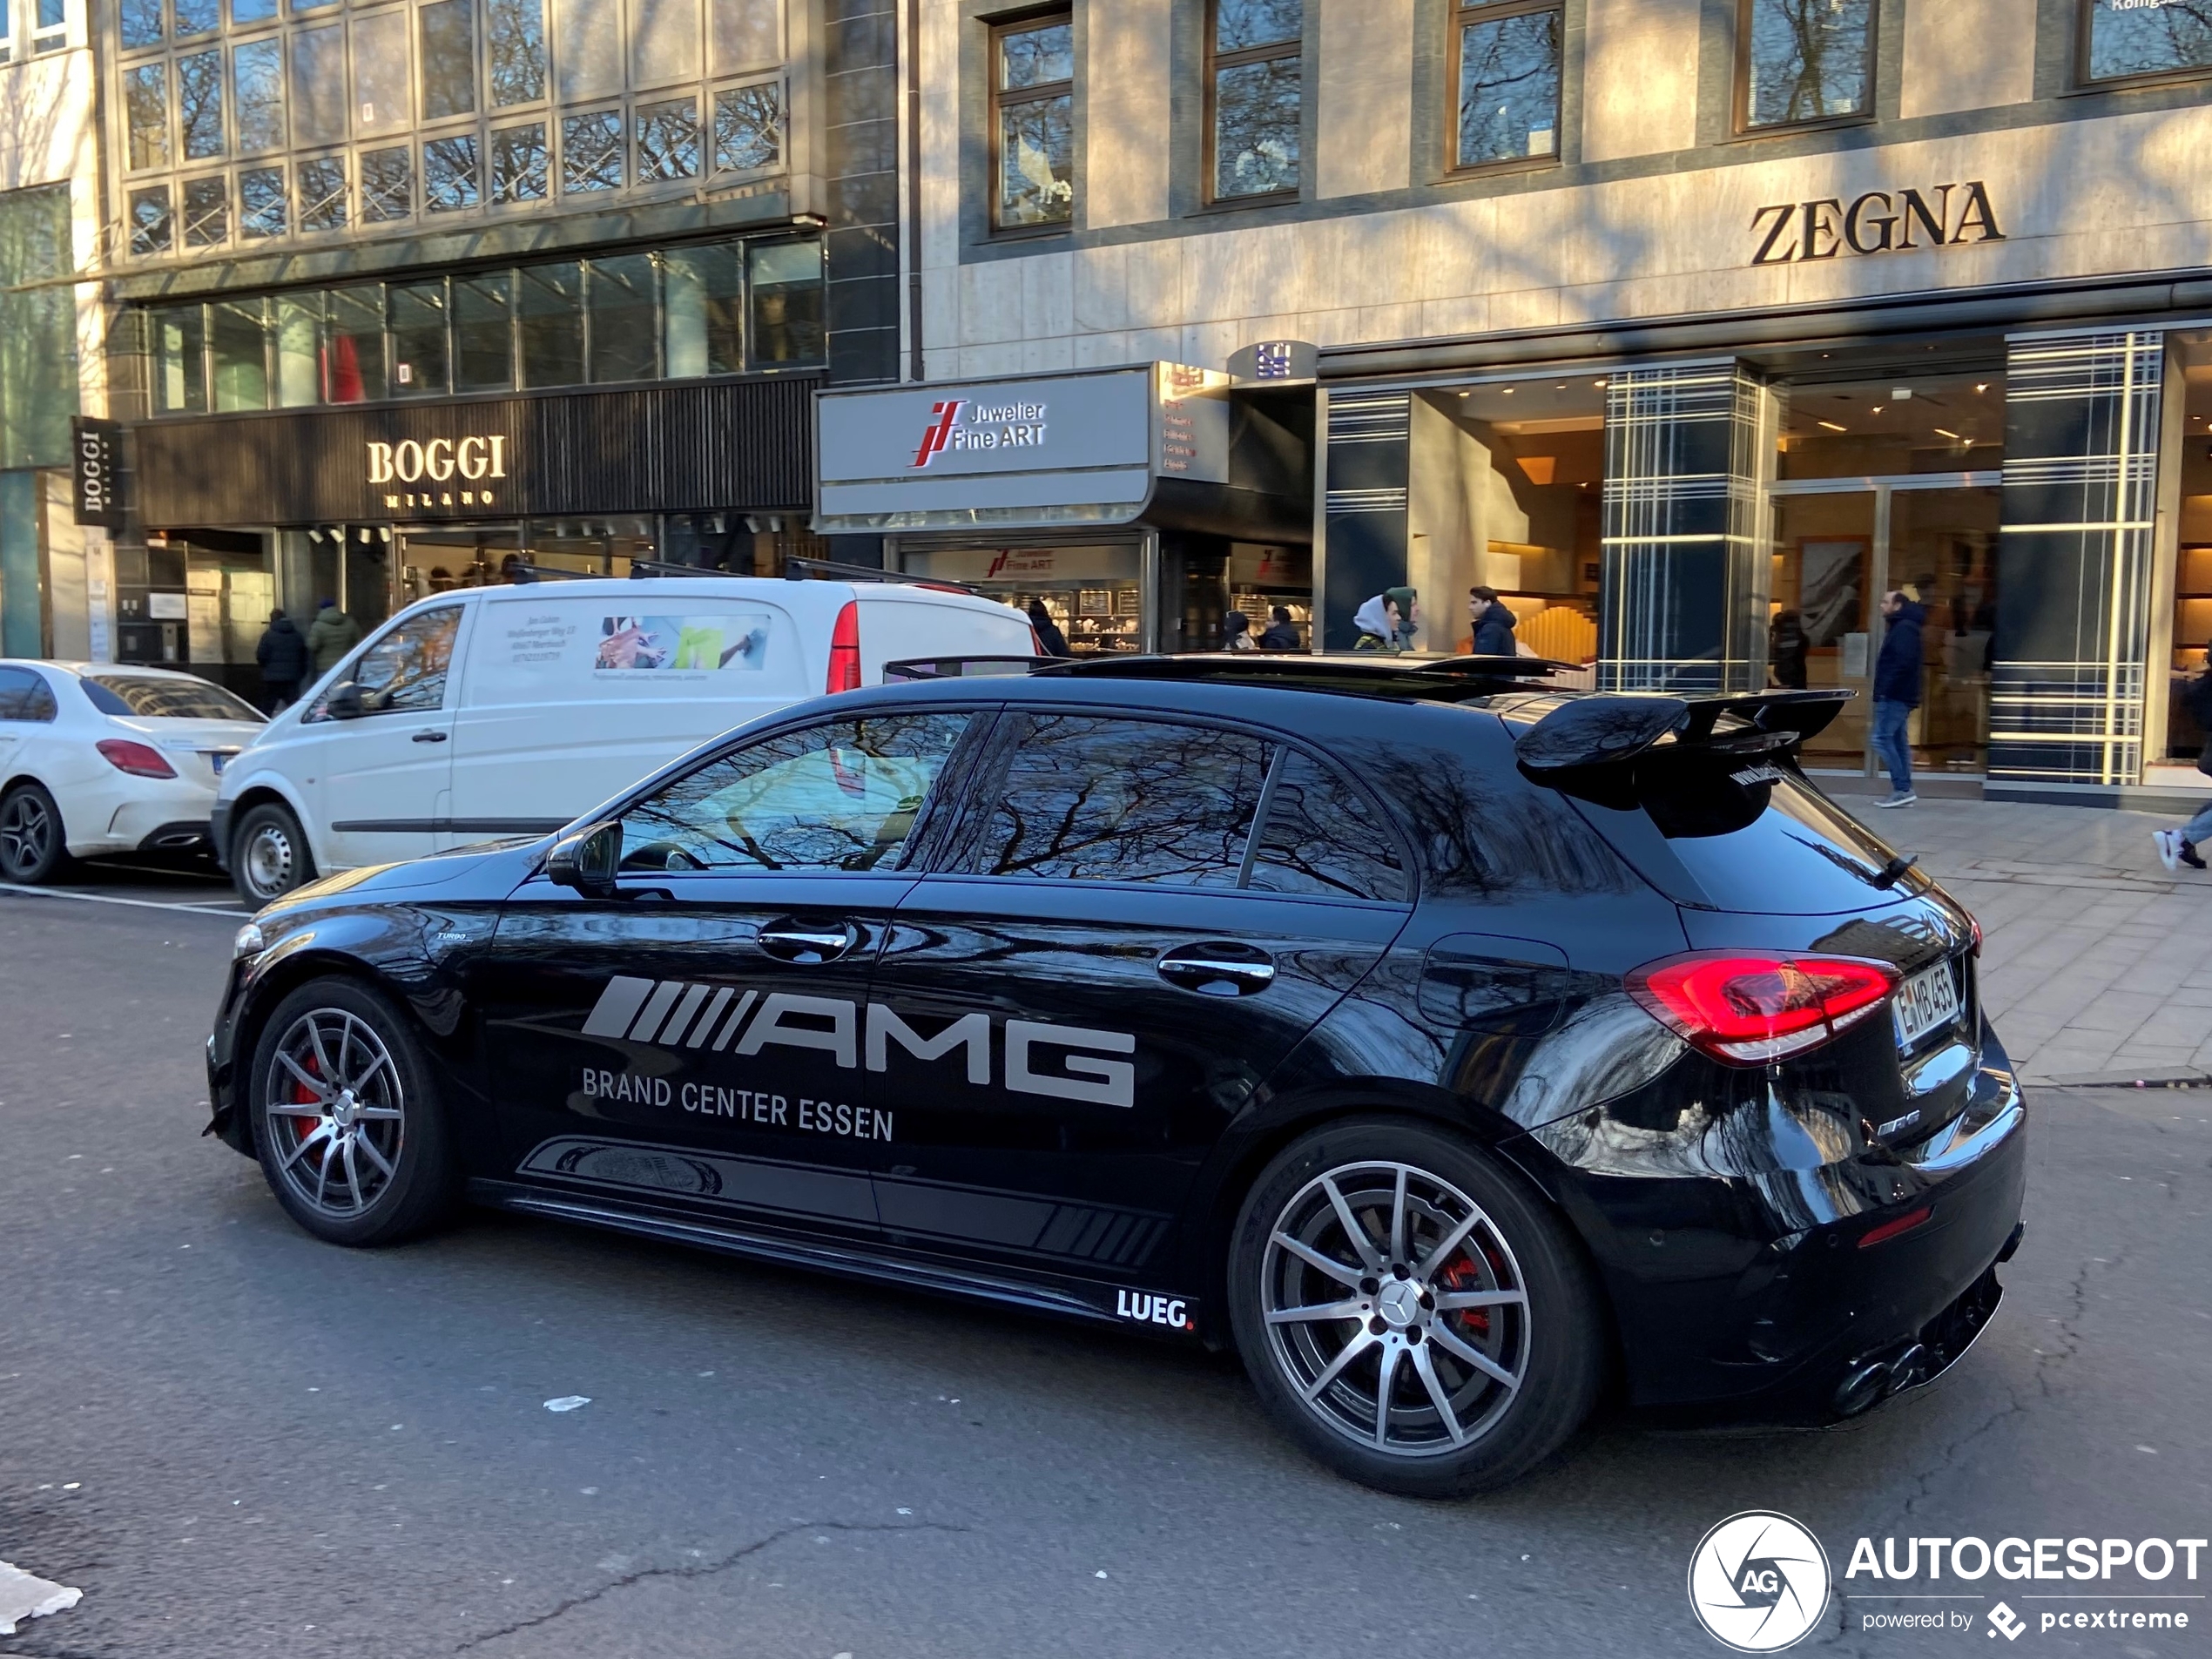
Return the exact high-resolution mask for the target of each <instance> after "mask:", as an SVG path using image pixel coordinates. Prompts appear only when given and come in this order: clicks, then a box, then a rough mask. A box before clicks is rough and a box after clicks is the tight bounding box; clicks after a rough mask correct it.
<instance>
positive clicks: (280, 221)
mask: <svg viewBox="0 0 2212 1659" xmlns="http://www.w3.org/2000/svg"><path fill="white" fill-rule="evenodd" d="M286 206H287V204H286V202H285V197H284V169H283V168H281V167H248V168H247V169H246V171H245V172H241V173H240V174H239V176H238V227H239V232H240V233H242V234H244V235H246V236H250V237H264V236H281V235H283V234H284V226H285V208H286Z"/></svg>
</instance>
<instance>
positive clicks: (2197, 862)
mask: <svg viewBox="0 0 2212 1659" xmlns="http://www.w3.org/2000/svg"><path fill="white" fill-rule="evenodd" d="M2182 704H2183V706H2185V707H2186V708H2187V709H2188V711H2189V712H2190V713H2191V714H2193V715H2195V717H2196V723H2197V725H2198V726H2199V727H2200V728H2201V729H2202V731H2203V732H2204V733H2205V738H2204V747H2203V749H2202V751H2201V752H2199V753H2198V755H2197V757H2196V769H2197V770H2198V771H2199V772H2204V773H2206V774H2208V775H2212V651H2208V652H2206V653H2205V659H2204V671H2203V672H2202V674H2199V675H2198V676H2197V677H2196V678H2195V679H2193V680H2191V681H2189V682H2188V685H2184V686H2183V687H2182ZM2151 840H2153V841H2155V842H2156V843H2157V846H2158V861H2159V862H2160V863H2161V864H2163V865H2164V866H2165V867H2167V868H2168V869H2169V870H2171V869H2173V868H2175V867H2176V866H2178V865H2183V864H2186V865H2188V867H2189V868H2190V869H2192V870H2202V869H2203V868H2204V867H2205V865H2204V858H2203V855H2202V853H2199V852H2198V851H2197V850H2196V849H2197V848H2198V847H2199V846H2202V845H2203V844H2204V843H2205V842H2206V841H2212V801H2207V802H2206V803H2205V805H2204V806H2203V808H2202V811H2200V812H2199V813H2197V814H2196V816H2195V817H2194V818H2192V819H2189V821H2188V823H2186V824H2184V825H2182V827H2181V828H2179V829H2177V830H2172V829H2162V830H2156V831H2154V832H2153V833H2152V835H2151Z"/></svg>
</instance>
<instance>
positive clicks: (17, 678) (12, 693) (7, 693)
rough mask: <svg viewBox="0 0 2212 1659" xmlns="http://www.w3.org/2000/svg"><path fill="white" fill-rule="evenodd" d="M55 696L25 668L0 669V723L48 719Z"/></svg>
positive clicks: (52, 712) (38, 678)
mask: <svg viewBox="0 0 2212 1659" xmlns="http://www.w3.org/2000/svg"><path fill="white" fill-rule="evenodd" d="M56 712H57V710H56V707H55V705H54V694H53V692H52V691H50V690H49V689H48V688H47V685H46V681H45V679H44V677H43V676H41V675H38V674H35V673H33V672H31V671H30V670H29V669H27V668H0V720H51V719H52V718H54V716H55V714H56Z"/></svg>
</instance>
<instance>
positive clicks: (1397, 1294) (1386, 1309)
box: [1377, 1278, 1421, 1331]
mask: <svg viewBox="0 0 2212 1659" xmlns="http://www.w3.org/2000/svg"><path fill="white" fill-rule="evenodd" d="M1377 1300H1378V1302H1379V1304H1380V1306H1381V1309H1382V1316H1383V1318H1384V1319H1385V1321H1386V1322H1387V1323H1388V1325H1390V1328H1391V1329H1392V1330H1393V1331H1403V1330H1404V1329H1405V1328H1406V1326H1407V1325H1411V1324H1413V1321H1414V1320H1416V1319H1418V1318H1420V1317H1421V1287H1420V1285H1416V1284H1414V1283H1413V1280H1411V1279H1407V1278H1400V1279H1393V1280H1392V1281H1391V1282H1390V1283H1389V1284H1387V1285H1384V1286H1383V1289H1382V1295H1381V1296H1380V1297H1379V1298H1377Z"/></svg>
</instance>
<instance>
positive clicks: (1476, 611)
mask: <svg viewBox="0 0 2212 1659" xmlns="http://www.w3.org/2000/svg"><path fill="white" fill-rule="evenodd" d="M1467 616H1468V618H1469V619H1470V620H1471V621H1472V622H1473V623H1474V645H1473V647H1472V649H1473V650H1474V654H1475V655H1476V656H1477V657H1512V656H1514V655H1516V654H1517V653H1518V651H1519V647H1518V646H1517V645H1516V644H1514V637H1513V628H1514V615H1513V612H1512V611H1511V610H1507V608H1506V606H1505V604H1503V603H1502V602H1501V600H1500V599H1499V597H1498V590H1496V589H1495V588H1469V589H1468V590H1467Z"/></svg>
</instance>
